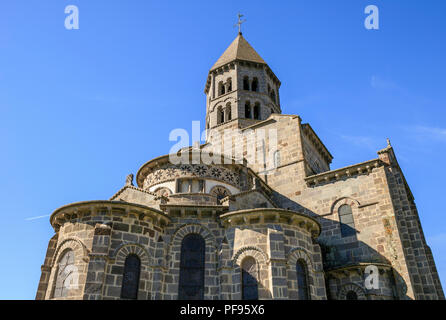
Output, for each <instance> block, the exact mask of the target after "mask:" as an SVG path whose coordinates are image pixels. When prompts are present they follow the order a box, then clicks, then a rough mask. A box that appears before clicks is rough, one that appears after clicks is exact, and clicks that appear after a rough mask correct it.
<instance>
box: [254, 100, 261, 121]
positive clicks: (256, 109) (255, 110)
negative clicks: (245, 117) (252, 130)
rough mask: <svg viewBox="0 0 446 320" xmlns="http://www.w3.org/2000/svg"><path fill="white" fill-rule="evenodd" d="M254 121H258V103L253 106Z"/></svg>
mask: <svg viewBox="0 0 446 320" xmlns="http://www.w3.org/2000/svg"><path fill="white" fill-rule="evenodd" d="M254 119H257V120H259V119H260V103H258V102H256V104H255V105H254Z"/></svg>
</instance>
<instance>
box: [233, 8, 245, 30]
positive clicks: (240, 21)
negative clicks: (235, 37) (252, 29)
mask: <svg viewBox="0 0 446 320" xmlns="http://www.w3.org/2000/svg"><path fill="white" fill-rule="evenodd" d="M242 17H243V14H241V13H240V12H239V13H238V21H237V23H236V24H235V25H234V27H235V26H237V25H238V33H239V34H242V23H244V22H246V19H243V20H242V19H241V18H242Z"/></svg>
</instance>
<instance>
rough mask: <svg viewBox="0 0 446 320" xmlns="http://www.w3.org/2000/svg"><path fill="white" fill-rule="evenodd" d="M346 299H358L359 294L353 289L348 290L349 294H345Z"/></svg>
mask: <svg viewBox="0 0 446 320" xmlns="http://www.w3.org/2000/svg"><path fill="white" fill-rule="evenodd" d="M345 299H346V300H358V295H357V294H356V292H354V291H353V290H350V291H349V292H347V294H346V295H345Z"/></svg>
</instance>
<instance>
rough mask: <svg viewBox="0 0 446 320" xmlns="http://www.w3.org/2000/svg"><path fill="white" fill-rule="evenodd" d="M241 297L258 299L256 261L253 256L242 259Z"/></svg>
mask: <svg viewBox="0 0 446 320" xmlns="http://www.w3.org/2000/svg"><path fill="white" fill-rule="evenodd" d="M241 267H242V299H243V300H258V299H259V290H258V283H257V279H258V272H257V263H256V260H255V259H254V258H253V257H246V258H245V259H243V261H242V265H241Z"/></svg>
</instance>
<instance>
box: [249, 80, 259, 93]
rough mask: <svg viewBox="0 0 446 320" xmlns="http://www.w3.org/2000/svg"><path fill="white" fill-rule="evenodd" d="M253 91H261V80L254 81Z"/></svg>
mask: <svg viewBox="0 0 446 320" xmlns="http://www.w3.org/2000/svg"><path fill="white" fill-rule="evenodd" d="M251 90H252V91H259V80H257V78H254V79H253V80H252V84H251Z"/></svg>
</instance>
